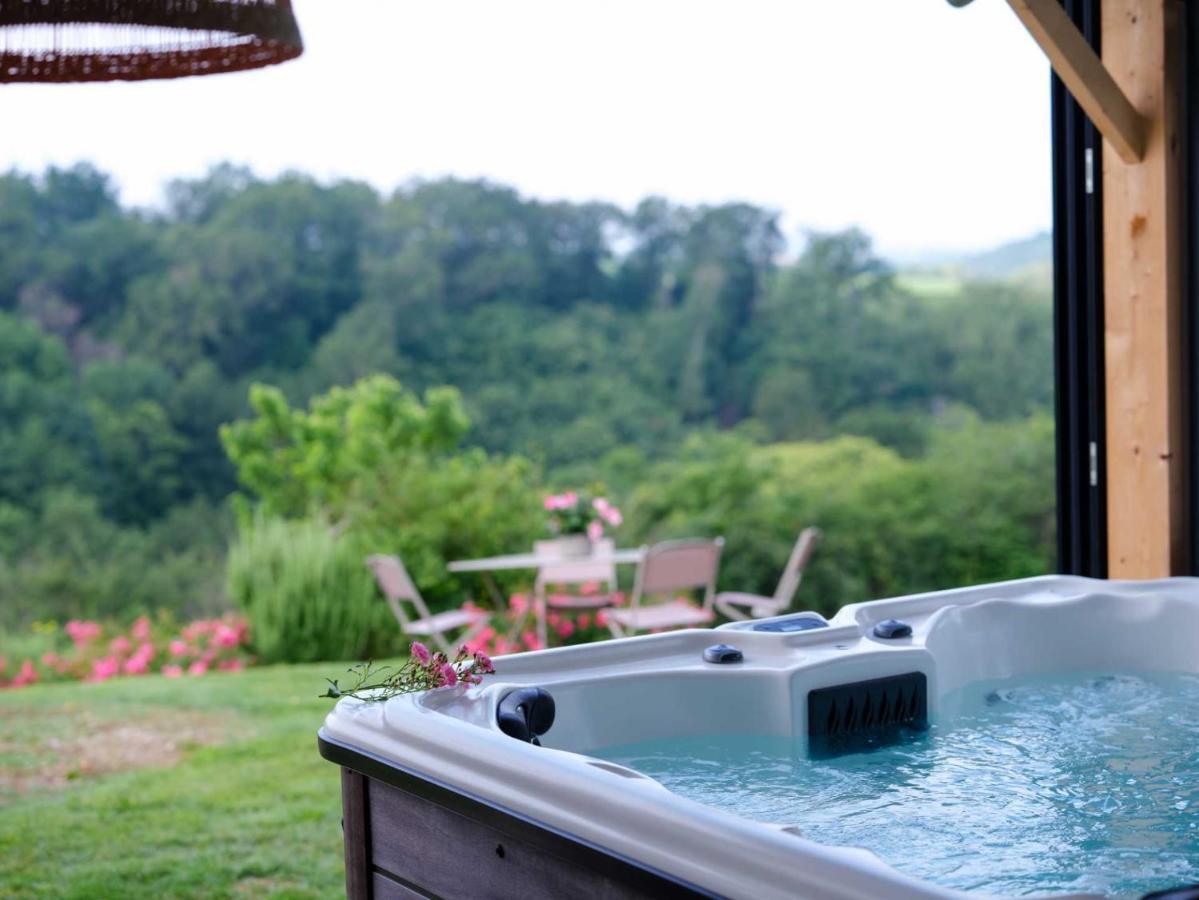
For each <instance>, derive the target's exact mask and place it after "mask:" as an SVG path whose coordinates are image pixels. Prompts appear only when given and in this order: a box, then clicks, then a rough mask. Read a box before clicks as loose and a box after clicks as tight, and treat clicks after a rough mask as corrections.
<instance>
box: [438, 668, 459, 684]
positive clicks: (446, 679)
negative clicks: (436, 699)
mask: <svg viewBox="0 0 1199 900" xmlns="http://www.w3.org/2000/svg"><path fill="white" fill-rule="evenodd" d="M441 678H442V684H444V685H445V686H446V687H453V686H454V685H456V684H457V683H458V670H457V669H455V668H454V667H453V666H451V665H450V664H449V663H446V664H445V665H444V666H442V667H441Z"/></svg>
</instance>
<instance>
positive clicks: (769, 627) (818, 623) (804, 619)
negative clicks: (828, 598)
mask: <svg viewBox="0 0 1199 900" xmlns="http://www.w3.org/2000/svg"><path fill="white" fill-rule="evenodd" d="M813 628H828V622H827V621H825V618H824V616H822V615H820V613H814V612H801V613H796V614H795V615H793V616H783V617H782V618H779V619H767V620H766V621H764V622H755V623H754V625H753V630H754V631H773V632H778V633H780V634H790V633H792V632H795V631H811V630H812V629H813Z"/></svg>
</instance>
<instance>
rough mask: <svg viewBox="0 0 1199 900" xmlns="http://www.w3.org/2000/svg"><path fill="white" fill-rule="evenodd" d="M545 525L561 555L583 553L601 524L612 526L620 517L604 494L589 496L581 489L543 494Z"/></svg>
mask: <svg viewBox="0 0 1199 900" xmlns="http://www.w3.org/2000/svg"><path fill="white" fill-rule="evenodd" d="M545 511H546V512H548V513H549V521H548V523H547V524H548V526H549V530H550V534H552V535H553V536H554V544H555V548H556V549H557V551H558V553H559V555H561V556H586V555H587V554H589V553H590V552H591V550H592V547H593V545H594V544H595V542H596V541H598V540H599V539H600V538H602V537H603V536H604V529H605V528H609V527H610V528H616V527H617V526H618V525H620V523H621V521H623V518H622V516H621V514H620V510H619V509H617V508H616V507H615V506H613V505H612V503H610V502H609V501H608V499H607V498H606V497H591V496H589V495H588V494H587V493H585V492H582V491H566V492H565V493H562V494H550V495H549V496H547V497H546V498H545Z"/></svg>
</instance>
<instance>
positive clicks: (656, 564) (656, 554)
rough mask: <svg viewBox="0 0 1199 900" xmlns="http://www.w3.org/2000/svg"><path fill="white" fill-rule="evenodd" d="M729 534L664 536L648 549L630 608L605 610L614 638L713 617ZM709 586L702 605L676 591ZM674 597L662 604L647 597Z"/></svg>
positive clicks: (705, 590)
mask: <svg viewBox="0 0 1199 900" xmlns="http://www.w3.org/2000/svg"><path fill="white" fill-rule="evenodd" d="M723 548H724V538H716V539H715V540H712V541H696V540H690V541H664V542H663V543H660V544H654V545H653V546H652V547H649V548H648V549H647V550H646V551H645V556H644V557H643V558H642V560H641V563H640V565H638V566H637V578H636V581H635V582H634V584H633V598H632V600H631V601H630V603H629V605H628V607H619V606H618V607H613V608H612V609H608V610H605V611H604V616H605V617H606V618H607V621H608V628H609V629H610V630H611V632H612V634H613V636H614V637H624V636H625V635H626V634H635V633H636V632H639V631H655V630H659V629H665V628H684V627H687V626H690V625H703V624H706V623H707V622H710V621H712V618H713V614H712V602H713V599H714V598H715V594H716V574H717V572H719V570H720V551H721V550H722V549H723ZM700 588H702V589H703V592H704V599H703V602H702V603H701V605H700V606H696V605H694V604H693V603H691V602H689V601H687V600H684V599H680V598H678V597H677V596H673V595H674V593H675V592H676V591H690V590H695V589H700ZM664 595H665V596H668V597H669V599H667V600H663V601H660V602H657V603H646V602H645V600H646V598H647V597H658V596H664Z"/></svg>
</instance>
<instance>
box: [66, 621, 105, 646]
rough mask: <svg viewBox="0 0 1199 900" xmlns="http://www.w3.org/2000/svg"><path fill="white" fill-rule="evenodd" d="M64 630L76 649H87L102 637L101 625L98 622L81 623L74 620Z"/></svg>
mask: <svg viewBox="0 0 1199 900" xmlns="http://www.w3.org/2000/svg"><path fill="white" fill-rule="evenodd" d="M63 630H64V631H65V632H66V633H67V636H68V637H70V639H71V640H72V642H74V644H75V646H76V647H85V646H87V645H88V644H90V643H91V642H92V641H94V640H95V639H96V638H98V637H99V636H100V626H99V624H97V623H96V622H81V621H79V620H78V619H72V620H71V621H69V622H67V624H66V625H65V626H64V627H63Z"/></svg>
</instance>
